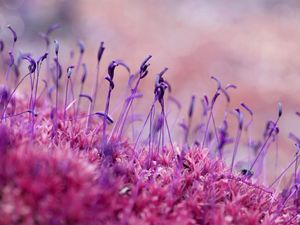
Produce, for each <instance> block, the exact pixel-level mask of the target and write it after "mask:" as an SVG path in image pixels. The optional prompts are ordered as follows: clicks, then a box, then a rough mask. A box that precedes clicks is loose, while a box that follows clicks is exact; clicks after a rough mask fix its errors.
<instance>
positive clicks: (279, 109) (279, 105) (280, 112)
mask: <svg viewBox="0 0 300 225" xmlns="http://www.w3.org/2000/svg"><path fill="white" fill-rule="evenodd" d="M281 116H282V104H281V102H279V103H278V118H280V117H281Z"/></svg>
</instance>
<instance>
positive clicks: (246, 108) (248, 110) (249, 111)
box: [241, 103, 253, 116]
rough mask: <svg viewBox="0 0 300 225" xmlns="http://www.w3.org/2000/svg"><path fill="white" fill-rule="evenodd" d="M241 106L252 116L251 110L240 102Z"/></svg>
mask: <svg viewBox="0 0 300 225" xmlns="http://www.w3.org/2000/svg"><path fill="white" fill-rule="evenodd" d="M241 106H242V107H243V108H244V109H245V110H246V111H247V112H248V113H249V114H250V115H251V116H253V111H252V110H251V109H250V108H249V107H248V106H247V105H245V104H244V103H241Z"/></svg>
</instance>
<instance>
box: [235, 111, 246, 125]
mask: <svg viewBox="0 0 300 225" xmlns="http://www.w3.org/2000/svg"><path fill="white" fill-rule="evenodd" d="M235 111H236V112H237V116H238V120H239V129H240V130H242V129H243V118H244V116H243V113H242V112H241V111H240V109H235Z"/></svg>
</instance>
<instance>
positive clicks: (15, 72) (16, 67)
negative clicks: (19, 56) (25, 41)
mask: <svg viewBox="0 0 300 225" xmlns="http://www.w3.org/2000/svg"><path fill="white" fill-rule="evenodd" d="M12 68H13V71H14V74H15V76H16V78H19V77H20V70H19V67H18V66H17V65H14V66H13V67H12Z"/></svg>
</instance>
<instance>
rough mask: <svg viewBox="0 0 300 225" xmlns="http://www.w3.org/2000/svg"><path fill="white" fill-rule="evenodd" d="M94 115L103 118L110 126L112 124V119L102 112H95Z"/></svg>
mask: <svg viewBox="0 0 300 225" xmlns="http://www.w3.org/2000/svg"><path fill="white" fill-rule="evenodd" d="M95 115H97V116H100V117H105V118H106V119H107V121H108V122H109V123H110V124H112V123H114V120H113V118H112V117H111V116H110V115H107V114H105V113H104V112H96V113H95Z"/></svg>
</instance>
